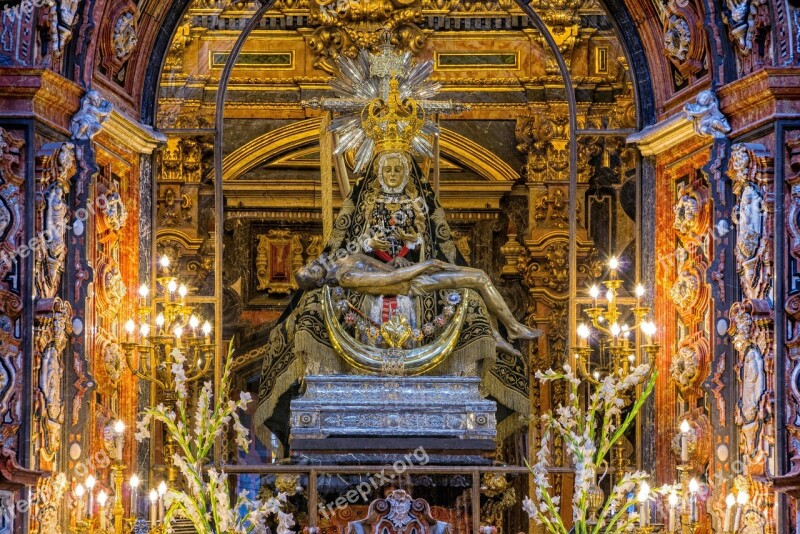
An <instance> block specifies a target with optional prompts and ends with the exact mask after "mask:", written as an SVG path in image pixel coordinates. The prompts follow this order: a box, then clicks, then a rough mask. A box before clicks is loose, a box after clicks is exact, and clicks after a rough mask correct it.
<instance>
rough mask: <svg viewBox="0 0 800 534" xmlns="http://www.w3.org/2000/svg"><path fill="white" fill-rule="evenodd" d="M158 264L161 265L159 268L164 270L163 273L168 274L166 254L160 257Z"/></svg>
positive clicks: (167, 257)
mask: <svg viewBox="0 0 800 534" xmlns="http://www.w3.org/2000/svg"><path fill="white" fill-rule="evenodd" d="M159 263H160V264H161V268H162V269H163V270H164V273H168V272H169V256H167V255H166V254H164V255H163V256H161V260H160V261H159Z"/></svg>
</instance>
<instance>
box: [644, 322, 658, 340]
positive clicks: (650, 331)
mask: <svg viewBox="0 0 800 534" xmlns="http://www.w3.org/2000/svg"><path fill="white" fill-rule="evenodd" d="M641 328H642V333H643V334H644V337H645V343H646V344H647V345H652V344H653V336H654V335H655V334H656V323H654V322H653V321H645V322H643V323H642V326H641Z"/></svg>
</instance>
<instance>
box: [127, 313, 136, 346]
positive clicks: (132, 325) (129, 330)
mask: <svg viewBox="0 0 800 534" xmlns="http://www.w3.org/2000/svg"><path fill="white" fill-rule="evenodd" d="M135 328H136V323H134V322H133V319H128V322H126V323H125V332H127V333H128V336H127V337H126V338H125V339H126V340H127V341H128V342H130V341H131V337H132V336H133V330H134V329H135Z"/></svg>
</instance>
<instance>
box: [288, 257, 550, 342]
mask: <svg viewBox="0 0 800 534" xmlns="http://www.w3.org/2000/svg"><path fill="white" fill-rule="evenodd" d="M295 279H296V280H297V283H298V284H299V285H300V287H301V288H303V289H314V288H317V287H321V286H323V285H325V284H333V285H338V286H340V287H343V288H345V289H351V290H354V291H357V292H359V293H363V294H365V295H375V296H386V295H406V296H409V297H421V296H424V295H426V294H429V293H432V292H434V291H438V290H443V289H472V290H474V291H477V292H478V293H479V294H480V295H481V297H482V298H483V301H484V303H486V307H487V308H488V311H489V313H490V320H491V322H492V326H493V329H494V336H495V339H496V340H497V342H498V343H497V348H498V350H503V351H504V352H508V353H510V354H514V355H519V351H517V350H516V349H515V348H514V347H513V346H512V345H510V344H509V343H507V342H506V341H505V340H504V339H503V337H502V336H501V335H500V333H499V332H498V331H497V322H496V321H498V320H499V321H500V322H501V323H502V324H503V326H505V328H506V332H508V337H509V339H512V340H515V339H534V338H536V337H538V336H539V335H541V331H539V330H535V329H532V328H528V327H527V326H525V325H524V324H522V323H520V322H519V321H517V320H516V318H515V317H514V315H513V314H512V313H511V310H510V309H509V308H508V305H507V304H506V303H505V301H504V300H503V297H502V295H500V292H499V291H498V290H497V288H496V287H495V286H494V284H493V283H492V280H491V279H490V278H489V276H487V274H486V273H485V272H483V271H482V270H480V269H473V268H470V267H461V266H458V265H454V264H451V263H447V262H443V261H441V260H425V261H422V262H420V263H416V264H411V263H409V264H407V265H406V266H404V267H397V268H394V267H392V266H390V265H387V264H385V263H382V262H380V261H378V260H375V259H373V258H371V257H369V256H366V255H364V254H354V255H350V256H344V257H342V258H340V259H337V260H333V261H331V260H330V259H328V258H327V257H321V258H318V259H315V260H313V261H311V262H310V263H309V264H307V265H305V266H303V267H302V268H301V269H300V270H299V271H298V272H297V273H296V274H295Z"/></svg>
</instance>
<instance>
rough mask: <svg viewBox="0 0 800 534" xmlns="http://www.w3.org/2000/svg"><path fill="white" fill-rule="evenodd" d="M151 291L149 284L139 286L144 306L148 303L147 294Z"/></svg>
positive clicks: (140, 300) (141, 302) (140, 299)
mask: <svg viewBox="0 0 800 534" xmlns="http://www.w3.org/2000/svg"><path fill="white" fill-rule="evenodd" d="M149 293H150V288H149V287H147V284H142V285H141V286H139V303H140V304H141V305H142V306H146V305H147V295H148V294H149Z"/></svg>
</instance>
